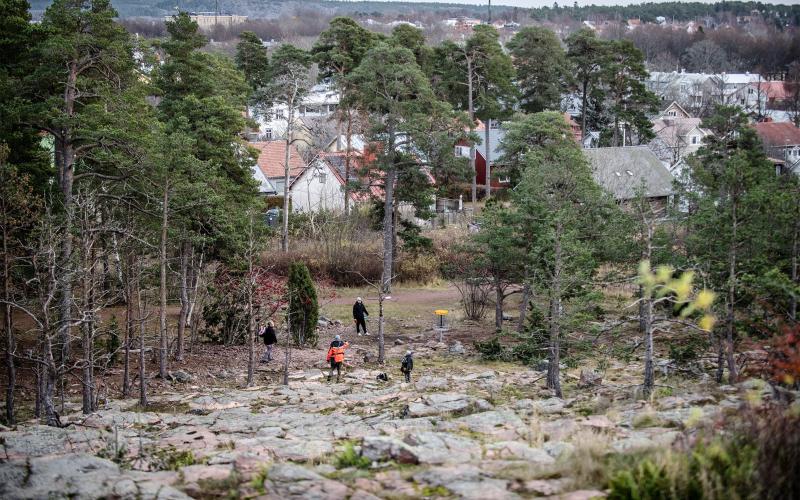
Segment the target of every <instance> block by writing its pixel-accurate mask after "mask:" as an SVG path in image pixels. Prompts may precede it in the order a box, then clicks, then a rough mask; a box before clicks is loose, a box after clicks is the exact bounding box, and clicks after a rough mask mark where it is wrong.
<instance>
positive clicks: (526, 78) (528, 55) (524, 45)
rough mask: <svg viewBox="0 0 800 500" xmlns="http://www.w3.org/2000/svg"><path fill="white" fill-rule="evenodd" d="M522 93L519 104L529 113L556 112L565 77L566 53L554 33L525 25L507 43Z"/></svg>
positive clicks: (566, 72)
mask: <svg viewBox="0 0 800 500" xmlns="http://www.w3.org/2000/svg"><path fill="white" fill-rule="evenodd" d="M508 50H509V51H510V52H511V56H512V57H513V59H514V67H515V68H516V70H517V81H518V85H519V87H520V92H521V94H522V96H521V99H520V101H521V102H520V107H521V108H522V109H524V110H525V111H527V112H529V113H538V112H540V111H547V110H551V111H558V109H559V107H560V105H561V94H562V93H563V90H564V87H565V86H566V82H567V79H568V76H569V70H568V66H567V59H566V54H565V53H564V49H562V48H561V42H560V41H559V39H558V37H556V35H555V33H553V32H552V31H551V30H549V29H547V28H540V27H534V26H529V27H525V28H523V29H521V30H520V31H518V32H517V33H516V34H515V35H514V38H512V39H511V41H509V42H508Z"/></svg>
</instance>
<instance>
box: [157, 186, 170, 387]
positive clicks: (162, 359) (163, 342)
mask: <svg viewBox="0 0 800 500" xmlns="http://www.w3.org/2000/svg"><path fill="white" fill-rule="evenodd" d="M168 228H169V181H166V182H165V184H164V198H163V200H162V207H161V247H160V249H159V254H158V258H159V264H160V272H159V274H160V278H161V279H160V286H159V299H160V303H159V306H160V307H159V312H158V326H159V349H158V376H159V377H161V378H162V379H166V378H167V235H168V233H167V230H168Z"/></svg>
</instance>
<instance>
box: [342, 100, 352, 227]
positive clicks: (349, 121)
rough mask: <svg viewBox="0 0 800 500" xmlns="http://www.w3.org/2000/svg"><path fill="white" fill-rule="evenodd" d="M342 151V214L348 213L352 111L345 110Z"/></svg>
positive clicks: (346, 214)
mask: <svg viewBox="0 0 800 500" xmlns="http://www.w3.org/2000/svg"><path fill="white" fill-rule="evenodd" d="M345 142H346V145H345V152H344V215H345V217H346V216H348V215H350V150H351V149H352V148H353V112H352V110H347V131H346V135H345Z"/></svg>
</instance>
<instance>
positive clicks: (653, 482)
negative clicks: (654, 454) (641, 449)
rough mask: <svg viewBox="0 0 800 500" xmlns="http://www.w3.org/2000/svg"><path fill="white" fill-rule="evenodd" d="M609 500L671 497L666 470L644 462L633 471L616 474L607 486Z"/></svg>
mask: <svg viewBox="0 0 800 500" xmlns="http://www.w3.org/2000/svg"><path fill="white" fill-rule="evenodd" d="M609 488H610V489H611V492H610V493H609V495H608V499H609V500H667V499H671V498H675V497H674V496H673V495H672V486H671V483H670V478H669V477H668V475H667V471H666V468H665V467H663V466H659V465H656V464H655V463H653V462H652V461H651V460H649V459H648V460H644V461H642V462H640V463H639V465H637V466H636V468H634V469H630V470H624V471H621V472H619V473H617V475H616V476H614V477H613V478H612V479H611V482H610V484H609Z"/></svg>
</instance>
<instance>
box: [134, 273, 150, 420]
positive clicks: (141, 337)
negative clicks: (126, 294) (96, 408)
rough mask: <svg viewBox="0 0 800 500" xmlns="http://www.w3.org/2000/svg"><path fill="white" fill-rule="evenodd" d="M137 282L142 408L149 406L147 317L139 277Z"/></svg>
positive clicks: (140, 399) (140, 402)
mask: <svg viewBox="0 0 800 500" xmlns="http://www.w3.org/2000/svg"><path fill="white" fill-rule="evenodd" d="M135 280H136V281H135V283H136V315H137V316H138V318H137V319H138V321H139V406H140V407H142V408H146V407H147V378H146V377H147V374H146V370H145V364H144V363H145V359H144V347H145V345H144V332H145V317H144V312H145V311H144V306H143V304H142V289H141V283H139V277H138V276H137V277H136V278H135Z"/></svg>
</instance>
